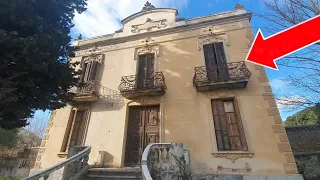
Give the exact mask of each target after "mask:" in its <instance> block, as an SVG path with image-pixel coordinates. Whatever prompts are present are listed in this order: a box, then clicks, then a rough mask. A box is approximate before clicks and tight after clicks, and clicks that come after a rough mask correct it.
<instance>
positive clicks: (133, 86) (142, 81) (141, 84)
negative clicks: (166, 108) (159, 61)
mask: <svg viewBox="0 0 320 180" xmlns="http://www.w3.org/2000/svg"><path fill="white" fill-rule="evenodd" d="M166 89H167V87H166V84H165V78H164V76H163V74H162V72H155V73H152V74H150V75H148V76H147V77H142V76H140V77H139V76H136V75H132V76H123V77H122V78H121V82H120V85H119V90H120V93H121V95H122V96H123V97H125V98H127V99H132V98H136V97H139V96H161V95H164V94H165V92H166Z"/></svg>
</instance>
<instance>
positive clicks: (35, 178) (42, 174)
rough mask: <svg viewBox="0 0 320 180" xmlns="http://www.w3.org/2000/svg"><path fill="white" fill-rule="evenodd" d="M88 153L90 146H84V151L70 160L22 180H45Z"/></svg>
mask: <svg viewBox="0 0 320 180" xmlns="http://www.w3.org/2000/svg"><path fill="white" fill-rule="evenodd" d="M90 151H91V147H90V146H85V149H84V150H82V151H80V152H79V153H77V154H76V155H74V156H72V157H71V158H68V159H66V160H65V161H62V162H60V163H58V164H56V165H54V166H52V167H50V168H48V169H46V170H44V171H42V172H39V173H37V174H35V175H32V176H29V177H27V178H24V179H22V180H38V179H40V178H42V177H43V178H44V179H46V178H48V177H49V175H50V174H51V173H52V172H54V171H57V170H59V169H61V168H62V167H66V166H68V165H69V164H71V163H73V162H75V161H77V160H79V159H81V158H83V157H85V156H87V155H89V153H90Z"/></svg>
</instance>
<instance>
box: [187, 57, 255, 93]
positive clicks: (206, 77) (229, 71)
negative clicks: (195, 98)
mask: <svg viewBox="0 0 320 180" xmlns="http://www.w3.org/2000/svg"><path fill="white" fill-rule="evenodd" d="M250 76H251V72H250V71H249V69H248V68H247V66H246V64H245V62H244V61H240V62H234V63H227V64H226V66H224V67H219V68H217V67H212V68H208V67H206V66H201V67H196V68H195V74H194V77H193V85H194V87H195V88H196V89H197V91H199V92H203V91H209V90H215V89H219V88H229V89H235V88H245V87H246V86H247V84H248V81H249V78H250Z"/></svg>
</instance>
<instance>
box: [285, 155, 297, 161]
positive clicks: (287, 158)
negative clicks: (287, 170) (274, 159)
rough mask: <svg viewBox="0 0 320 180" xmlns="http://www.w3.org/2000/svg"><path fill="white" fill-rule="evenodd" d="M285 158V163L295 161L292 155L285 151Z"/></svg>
mask: <svg viewBox="0 0 320 180" xmlns="http://www.w3.org/2000/svg"><path fill="white" fill-rule="evenodd" d="M284 156H285V158H286V162H287V163H296V161H295V160H294V156H293V154H292V153H285V154H284Z"/></svg>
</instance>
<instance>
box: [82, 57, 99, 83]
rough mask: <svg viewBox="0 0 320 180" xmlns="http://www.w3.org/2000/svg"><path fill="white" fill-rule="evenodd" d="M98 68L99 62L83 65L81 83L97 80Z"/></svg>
mask: <svg viewBox="0 0 320 180" xmlns="http://www.w3.org/2000/svg"><path fill="white" fill-rule="evenodd" d="M97 68H98V62H97V61H89V62H85V63H83V64H82V75H81V82H84V83H86V82H88V81H93V80H95V78H96V74H97Z"/></svg>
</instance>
